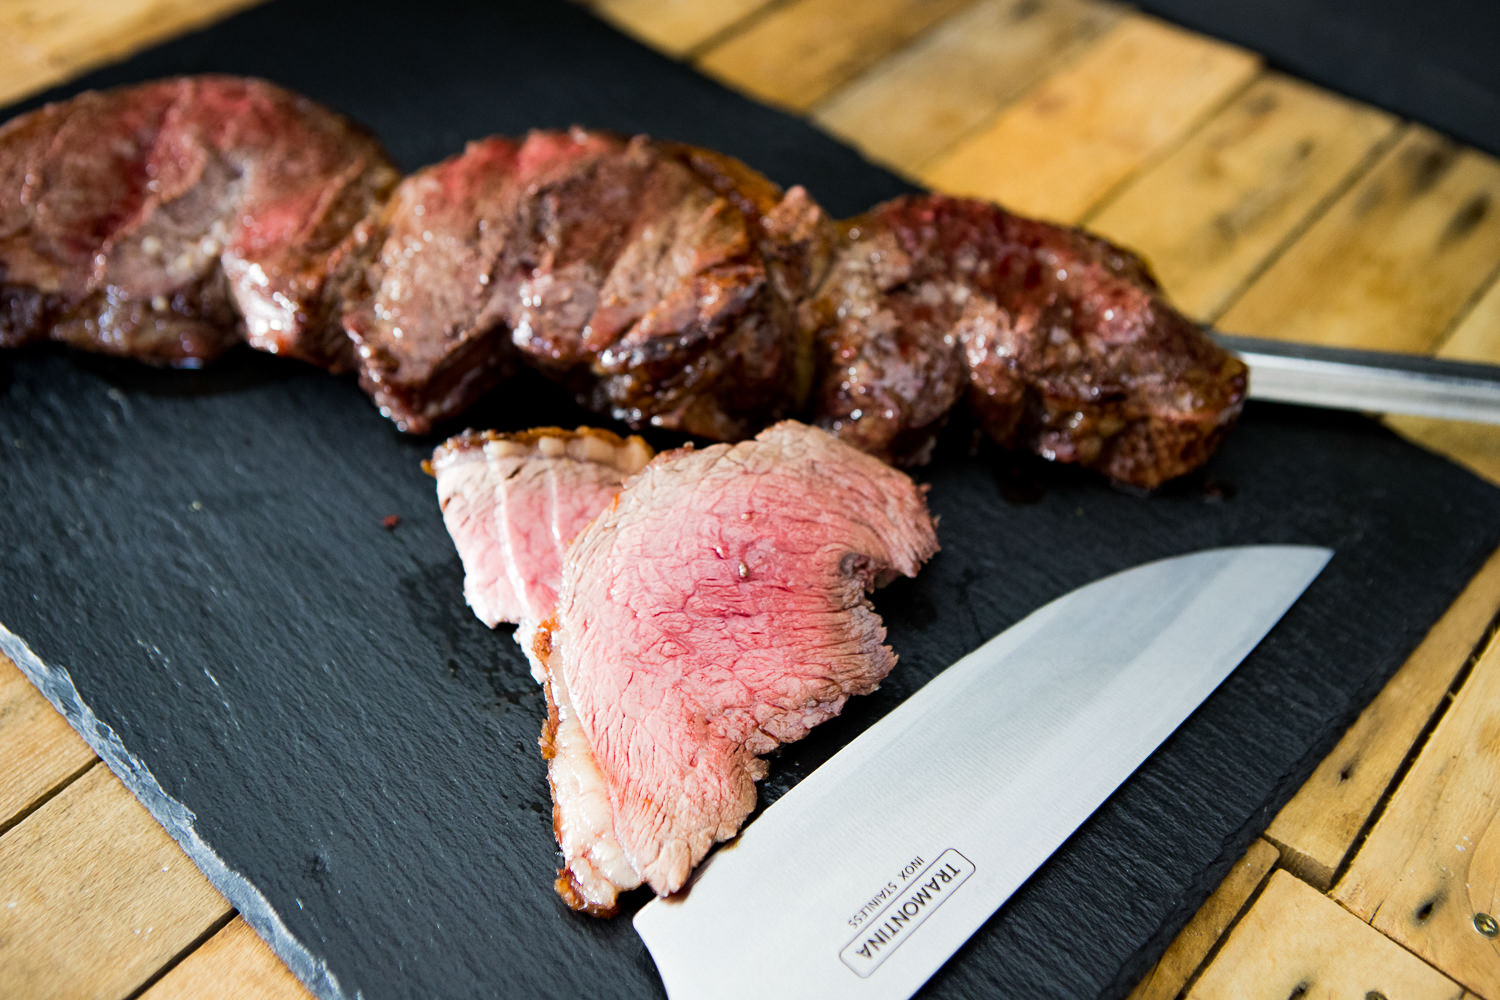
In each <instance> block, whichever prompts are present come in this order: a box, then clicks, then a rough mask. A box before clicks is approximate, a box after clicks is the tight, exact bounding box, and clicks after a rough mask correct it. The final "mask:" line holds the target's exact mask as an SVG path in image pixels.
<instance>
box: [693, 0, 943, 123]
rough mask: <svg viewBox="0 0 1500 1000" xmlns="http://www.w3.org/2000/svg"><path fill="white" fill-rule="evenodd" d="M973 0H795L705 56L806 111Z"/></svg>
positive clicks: (738, 80) (724, 76) (766, 97)
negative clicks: (832, 91) (855, 1)
mask: <svg viewBox="0 0 1500 1000" xmlns="http://www.w3.org/2000/svg"><path fill="white" fill-rule="evenodd" d="M970 2H971V0H860V2H859V3H853V4H851V3H848V2H847V0H794V2H793V3H789V4H787V5H786V6H784V7H778V8H776V9H775V10H773V11H771V12H769V13H768V14H767V15H766V16H765V17H763V18H760V19H758V20H756V22H755V23H754V24H751V25H749V26H748V27H746V29H745V30H744V31H742V32H740V33H738V34H736V35H735V36H734V37H733V38H730V39H728V40H727V41H725V42H723V43H721V44H719V45H716V46H714V47H713V48H711V49H709V50H708V51H707V52H706V53H705V54H704V55H703V57H702V58H701V59H700V60H699V61H698V66H699V68H700V69H702V70H704V71H705V72H707V73H709V74H711V75H713V76H716V77H718V78H719V79H720V80H723V81H724V82H725V83H727V84H729V85H730V86H731V87H733V88H735V89H736V90H741V91H744V92H745V93H747V94H752V95H754V96H755V97H759V98H760V99H761V100H763V101H768V102H770V103H772V104H779V105H781V106H782V107H785V108H790V109H792V110H794V111H806V110H807V109H808V108H810V107H812V106H813V105H814V104H816V103H817V102H818V100H819V99H820V98H822V97H823V95H824V94H827V93H828V92H829V91H831V90H832V89H833V88H834V87H837V86H838V85H839V84H841V83H844V82H845V81H847V80H849V79H851V78H852V77H853V76H854V75H855V74H856V73H859V72H860V71H861V70H863V69H865V68H867V67H869V66H871V65H874V64H875V63H876V62H878V61H879V60H880V59H881V58H882V57H883V56H885V55H886V54H887V53H890V52H892V51H894V50H895V49H897V48H899V47H900V46H901V45H903V44H905V43H906V42H908V41H910V40H911V39H913V38H915V37H916V36H918V35H920V34H921V33H922V32H924V31H926V30H927V29H928V28H931V27H932V26H933V25H935V24H937V23H938V22H939V21H941V20H942V19H943V18H945V17H947V16H948V15H949V14H952V13H954V12H955V11H958V10H960V9H962V8H963V7H964V6H965V5H967V4H968V3H970Z"/></svg>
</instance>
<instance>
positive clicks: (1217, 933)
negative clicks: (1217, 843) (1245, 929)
mask: <svg viewBox="0 0 1500 1000" xmlns="http://www.w3.org/2000/svg"><path fill="white" fill-rule="evenodd" d="M1276 859H1277V853H1276V848H1275V847H1273V846H1271V844H1269V843H1268V842H1266V841H1264V840H1257V841H1256V842H1255V843H1253V844H1251V845H1250V849H1249V850H1248V851H1246V852H1245V856H1244V857H1242V858H1240V860H1238V861H1236V862H1235V864H1234V867H1233V868H1231V869H1230V870H1229V874H1228V875H1226V876H1225V877H1224V881H1223V882H1221V883H1219V887H1218V888H1217V889H1215V890H1214V893H1213V895H1212V896H1210V897H1208V901H1207V902H1206V903H1204V904H1203V906H1202V907H1201V908H1200V909H1199V910H1198V912H1197V913H1195V914H1193V918H1192V919H1191V920H1189V921H1188V923H1187V926H1186V927H1184V928H1183V929H1182V931H1181V932H1180V933H1178V935H1177V937H1176V938H1174V939H1173V940H1172V943H1171V944H1170V945H1168V946H1167V950H1166V951H1165V952H1164V953H1163V954H1162V957H1161V959H1160V960H1159V961H1158V962H1157V963H1156V965H1155V966H1154V967H1153V968H1152V969H1151V971H1150V972H1148V973H1147V974H1146V976H1145V978H1144V979H1142V980H1141V981H1140V982H1139V983H1137V984H1136V987H1135V989H1134V990H1131V992H1130V996H1129V997H1128V998H1127V1000H1175V998H1176V997H1177V995H1178V994H1180V993H1181V992H1182V988H1183V987H1184V986H1186V985H1187V982H1188V980H1189V979H1190V978H1192V975H1193V973H1195V972H1197V971H1198V967H1199V966H1200V965H1202V964H1203V959H1204V958H1205V957H1207V955H1208V953H1209V952H1210V951H1212V950H1213V947H1214V945H1216V944H1218V943H1219V939H1220V938H1221V937H1223V936H1224V932H1225V931H1226V930H1228V929H1229V927H1230V926H1231V925H1233V923H1234V922H1235V920H1236V918H1238V917H1239V914H1240V911H1241V910H1243V909H1244V907H1245V904H1246V903H1247V902H1248V901H1249V900H1250V897H1251V896H1253V895H1255V893H1256V892H1257V891H1258V890H1259V889H1260V887H1261V886H1262V885H1263V884H1265V881H1266V877H1267V876H1268V875H1269V874H1270V873H1271V869H1272V868H1274V867H1275V866H1276Z"/></svg>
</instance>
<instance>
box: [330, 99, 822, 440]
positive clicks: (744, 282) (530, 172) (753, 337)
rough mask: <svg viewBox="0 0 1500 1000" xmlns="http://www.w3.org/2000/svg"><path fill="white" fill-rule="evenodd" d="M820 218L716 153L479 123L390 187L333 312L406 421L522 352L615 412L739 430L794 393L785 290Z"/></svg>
mask: <svg viewBox="0 0 1500 1000" xmlns="http://www.w3.org/2000/svg"><path fill="white" fill-rule="evenodd" d="M827 225H828V224H827V220H826V218H825V217H824V216H823V215H822V212H821V210H820V209H818V208H817V206H816V205H814V204H813V203H812V202H811V201H810V200H809V199H808V198H807V197H806V195H805V193H803V192H801V191H800V190H794V191H793V192H791V193H789V194H787V195H785V196H784V197H783V195H782V193H781V192H780V190H779V189H777V188H776V187H775V186H774V185H772V184H771V183H770V182H769V181H767V180H765V179H764V178H762V177H760V176H759V175H758V174H755V173H754V172H753V171H750V170H749V168H747V167H744V166H743V165H742V164H738V163H735V162H734V161H731V160H728V159H727V158H724V157H718V156H717V155H716V154H708V153H702V152H699V151H690V150H688V149H687V148H686V147H681V146H676V145H673V144H667V143H658V142H654V141H653V140H651V139H649V138H646V137H644V136H638V137H636V138H634V139H626V138H623V137H619V136H614V135H611V134H608V133H601V132H589V131H585V130H582V129H573V130H571V131H568V132H533V133H531V134H530V135H528V136H527V137H526V138H525V140H524V141H522V142H520V143H516V142H513V141H511V140H507V139H500V138H494V139H487V140H484V141H482V142H477V143H472V144H470V146H469V147H468V149H466V150H465V151H464V152H463V153H461V154H459V155H458V156H456V157H454V158H452V159H450V160H447V161H444V162H443V163H441V164H438V165H437V166H434V167H430V168H428V169H426V170H423V171H421V172H419V173H418V174H415V175H413V176H412V177H410V178H408V179H407V180H406V181H405V182H404V183H403V184H402V185H401V188H400V189H399V190H398V191H397V193H396V196H395V197H394V198H393V199H392V200H391V202H390V205H389V206H388V207H387V209H386V210H385V212H383V213H382V215H381V217H380V219H379V221H378V222H377V223H376V224H375V225H374V226H373V232H372V235H371V239H372V241H373V242H375V243H377V244H378V245H379V246H380V247H381V249H380V252H379V255H378V261H377V265H376V267H375V269H374V270H373V272H372V274H371V279H370V283H369V287H370V295H369V298H368V299H367V300H366V301H364V302H362V303H360V304H358V305H356V306H355V307H354V308H352V309H350V311H349V313H348V315H347V316H346V318H345V326H346V328H347V329H348V330H349V333H350V335H351V336H352V337H353V338H354V340H355V341H356V342H357V343H358V344H359V350H360V354H361V357H362V362H361V372H362V377H363V381H364V384H365V387H366V388H367V389H368V390H369V391H370V392H371V393H372V394H373V395H374V396H375V397H376V400H377V402H379V403H380V404H381V407H382V409H383V410H384V411H385V412H386V413H388V414H389V415H390V416H391V417H392V418H393V419H395V420H396V421H397V423H398V424H400V425H401V426H402V427H403V428H404V429H407V430H416V431H424V430H427V429H429V428H431V427H432V426H433V425H434V424H435V423H436V422H438V421H440V420H442V419H443V418H445V417H447V416H451V415H453V414H455V413H457V412H459V411H460V410H461V409H463V408H464V407H465V406H467V405H468V404H469V403H470V402H472V401H473V399H474V398H476V397H477V396H478V395H479V394H481V393H482V392H483V391H485V390H486V389H488V388H489V387H490V386H492V385H493V384H494V383H495V382H496V381H498V379H499V378H501V377H503V375H504V374H505V371H506V365H507V363H508V362H509V361H510V360H511V359H519V360H521V361H523V362H525V363H526V364H528V365H530V366H532V367H535V368H537V369H539V370H541V371H542V372H544V373H546V374H548V375H549V376H551V377H552V378H554V379H556V380H557V381H559V382H561V383H562V384H564V385H565V386H567V387H568V388H569V389H570V390H571V391H572V392H573V393H574V395H575V396H577V397H578V399H579V400H580V401H581V402H583V403H584V404H585V405H587V406H589V407H591V408H592V409H594V410H597V411H599V412H601V413H608V414H609V415H610V416H613V417H615V418H616V419H619V420H622V421H624V422H625V423H627V424H629V425H630V426H632V427H646V426H655V427H665V428H670V429H674V430H681V431H687V432H689V433H693V434H699V435H702V436H705V437H710V438H716V439H733V438H738V437H743V436H745V435H747V434H750V433H753V432H754V430H756V429H757V428H759V427H761V426H764V424H765V423H766V422H767V421H768V420H771V419H774V418H776V417H778V416H781V415H785V414H788V413H791V412H795V411H796V410H797V409H798V408H800V407H801V405H802V403H803V400H804V397H805V395H806V392H807V388H808V385H809V382H810V379H811V373H812V365H811V338H810V334H809V332H808V331H806V330H804V329H803V328H801V327H800V326H799V325H798V323H797V316H796V310H795V308H794V303H795V301H796V298H797V297H798V296H800V295H802V294H805V289H806V288H807V287H808V283H809V280H810V278H809V276H808V274H807V269H808V264H807V262H806V258H807V257H808V256H810V253H809V251H807V250H805V249H804V247H805V246H806V245H808V244H811V243H814V242H816V241H818V240H819V239H821V238H822V237H823V234H824V232H825V231H827Z"/></svg>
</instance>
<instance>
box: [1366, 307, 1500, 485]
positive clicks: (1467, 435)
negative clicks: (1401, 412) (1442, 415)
mask: <svg viewBox="0 0 1500 1000" xmlns="http://www.w3.org/2000/svg"><path fill="white" fill-rule="evenodd" d="M1437 356H1438V357H1440V358H1452V359H1453V360H1455V361H1487V362H1489V363H1490V364H1500V280H1497V281H1494V282H1492V283H1491V285H1490V288H1489V291H1488V292H1487V293H1486V294H1485V295H1484V297H1483V298H1482V299H1480V301H1479V303H1478V305H1476V306H1475V307H1474V308H1473V309H1472V310H1471V311H1470V312H1469V314H1468V315H1467V316H1466V317H1465V318H1464V319H1463V320H1462V321H1461V322H1460V324H1459V326H1458V329H1456V330H1455V331H1454V332H1453V335H1452V336H1451V337H1449V338H1448V339H1447V340H1446V341H1444V342H1443V346H1442V347H1441V348H1439V349H1438V352H1437ZM1386 424H1387V425H1389V426H1390V427H1392V428H1394V429H1395V430H1396V431H1397V432H1399V433H1400V434H1403V435H1405V436H1406V437H1408V438H1410V439H1411V440H1413V441H1415V442H1417V443H1418V444H1420V445H1425V446H1426V447H1428V448H1431V449H1432V450H1433V451H1435V452H1437V453H1439V454H1440V455H1444V456H1446V457H1447V458H1450V459H1452V460H1453V461H1455V462H1457V463H1459V464H1460V465H1464V466H1467V467H1468V468H1469V469H1470V470H1472V471H1473V472H1475V473H1477V474H1478V475H1481V476H1483V477H1484V478H1486V479H1488V480H1489V481H1490V482H1492V483H1494V484H1496V485H1497V486H1500V427H1497V426H1494V425H1491V424H1468V423H1461V422H1459V421H1456V420H1429V419H1425V418H1422V417H1389V418H1387V419H1386Z"/></svg>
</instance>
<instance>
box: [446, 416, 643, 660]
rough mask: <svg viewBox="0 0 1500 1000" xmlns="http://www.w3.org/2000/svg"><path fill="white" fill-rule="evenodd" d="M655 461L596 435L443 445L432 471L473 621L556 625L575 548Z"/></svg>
mask: <svg viewBox="0 0 1500 1000" xmlns="http://www.w3.org/2000/svg"><path fill="white" fill-rule="evenodd" d="M653 454H654V453H653V452H652V450H651V447H650V445H648V444H646V442H645V441H643V440H641V439H640V438H638V437H632V438H629V439H628V440H627V439H622V438H620V437H619V436H617V435H615V434H612V433H610V432H609V431H604V430H596V429H594V428H592V427H580V428H578V429H577V430H576V431H566V430H562V429H561V428H557V427H540V428H537V429H534V430H528V431H521V432H519V433H515V434H500V433H496V432H494V431H487V432H483V433H479V432H475V431H468V432H465V433H463V434H460V435H458V436H457V437H454V438H450V439H449V440H447V441H445V442H443V443H442V444H441V445H439V446H438V448H437V450H436V451H435V452H433V456H432V461H431V462H430V463H428V471H430V472H431V473H432V474H433V476H434V477H436V479H437V493H438V503H439V505H440V506H441V507H442V511H443V523H444V524H445V525H446V526H447V528H448V533H449V534H450V535H451V536H452V537H453V543H454V545H455V546H457V548H458V554H459V558H460V559H462V561H463V566H464V598H465V599H466V600H467V601H468V603H469V607H471V608H473V609H474V614H476V615H478V616H479V619H480V620H481V621H483V622H484V623H485V624H486V625H488V626H489V627H490V628H494V627H495V626H496V625H498V624H500V623H501V622H514V623H517V624H520V623H523V622H525V623H529V624H530V625H532V626H534V625H535V624H536V623H538V622H540V621H542V619H544V618H547V617H548V616H550V615H551V614H552V612H553V610H554V609H555V608H556V607H557V588H558V585H559V584H560V583H561V581H562V564H563V553H565V552H566V551H567V548H568V544H569V543H570V542H572V540H573V537H574V536H575V535H577V534H578V532H580V531H582V530H583V528H584V526H585V525H587V524H588V523H589V522H590V521H592V520H593V519H594V518H595V517H596V516H597V515H598V514H599V512H600V511H602V510H603V509H604V508H605V507H607V506H608V505H609V502H610V501H611V500H612V499H614V496H615V494H616V493H618V492H619V491H620V487H621V485H622V484H623V483H624V482H625V480H626V479H628V478H629V477H630V476H633V475H634V474H635V473H637V472H639V471H640V470H641V468H642V467H643V466H645V464H646V463H647V462H649V461H650V460H651V456H652V455H653ZM528 642H529V639H528Z"/></svg>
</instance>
